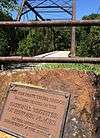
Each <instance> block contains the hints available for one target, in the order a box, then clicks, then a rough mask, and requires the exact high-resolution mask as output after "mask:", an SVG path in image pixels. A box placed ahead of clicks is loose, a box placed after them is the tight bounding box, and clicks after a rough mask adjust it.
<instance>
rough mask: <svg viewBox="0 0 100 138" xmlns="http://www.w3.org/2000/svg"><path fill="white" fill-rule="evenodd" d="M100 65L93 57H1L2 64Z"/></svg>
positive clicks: (97, 59)
mask: <svg viewBox="0 0 100 138" xmlns="http://www.w3.org/2000/svg"><path fill="white" fill-rule="evenodd" d="M28 62H30V63H93V64H96V63H97V64H98V63H100V58H91V57H72V58H71V57H66V58H63V57H60V58H58V57H48V58H36V57H22V56H11V57H0V63H28Z"/></svg>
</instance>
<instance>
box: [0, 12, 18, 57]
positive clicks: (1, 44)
mask: <svg viewBox="0 0 100 138" xmlns="http://www.w3.org/2000/svg"><path fill="white" fill-rule="evenodd" d="M0 20H3V21H10V20H12V18H11V17H10V16H9V15H7V14H5V13H3V12H1V11H0ZM16 46H17V39H16V31H15V28H0V56H1V55H2V56H8V55H11V54H12V53H14V51H15V49H16Z"/></svg>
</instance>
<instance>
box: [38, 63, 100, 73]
mask: <svg viewBox="0 0 100 138" xmlns="http://www.w3.org/2000/svg"><path fill="white" fill-rule="evenodd" d="M37 68H38V69H67V70H68V69H73V70H80V71H85V72H94V73H95V74H97V75H98V74H100V65H94V64H80V63H63V64H62V63H60V64H58V63H56V64H55V63H48V64H41V66H38V67H37Z"/></svg>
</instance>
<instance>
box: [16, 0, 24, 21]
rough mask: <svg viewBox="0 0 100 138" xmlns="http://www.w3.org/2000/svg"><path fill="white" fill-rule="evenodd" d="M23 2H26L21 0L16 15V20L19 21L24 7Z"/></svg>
mask: <svg viewBox="0 0 100 138" xmlns="http://www.w3.org/2000/svg"><path fill="white" fill-rule="evenodd" d="M25 2H26V0H22V3H21V7H20V9H19V12H18V15H17V17H16V20H17V21H20V19H21V16H22V12H23V7H24V4H25Z"/></svg>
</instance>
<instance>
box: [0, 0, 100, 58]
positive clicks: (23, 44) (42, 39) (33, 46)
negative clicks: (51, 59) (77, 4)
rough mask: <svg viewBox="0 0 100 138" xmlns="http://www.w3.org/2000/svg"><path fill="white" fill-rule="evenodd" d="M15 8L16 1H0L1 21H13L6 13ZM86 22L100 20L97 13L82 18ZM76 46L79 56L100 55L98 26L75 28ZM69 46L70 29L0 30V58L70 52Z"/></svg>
mask: <svg viewBox="0 0 100 138" xmlns="http://www.w3.org/2000/svg"><path fill="white" fill-rule="evenodd" d="M14 6H15V7H16V0H1V1H0V20H3V21H8V20H13V19H12V17H11V16H10V15H9V14H8V12H5V11H9V10H11V9H12V8H13V7H14ZM86 19H88V20H89V19H100V15H99V14H91V15H89V16H84V17H83V20H86ZM76 46H77V55H78V56H89V57H99V56H100V27H95V26H90V27H77V28H76ZM70 47H71V28H70V27H57V28H56V27H48V28H47V27H44V28H42V27H41V28H0V56H8V55H22V56H34V55H38V54H41V53H46V52H50V51H55V50H69V49H70Z"/></svg>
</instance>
